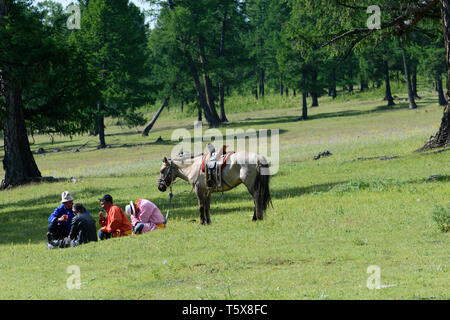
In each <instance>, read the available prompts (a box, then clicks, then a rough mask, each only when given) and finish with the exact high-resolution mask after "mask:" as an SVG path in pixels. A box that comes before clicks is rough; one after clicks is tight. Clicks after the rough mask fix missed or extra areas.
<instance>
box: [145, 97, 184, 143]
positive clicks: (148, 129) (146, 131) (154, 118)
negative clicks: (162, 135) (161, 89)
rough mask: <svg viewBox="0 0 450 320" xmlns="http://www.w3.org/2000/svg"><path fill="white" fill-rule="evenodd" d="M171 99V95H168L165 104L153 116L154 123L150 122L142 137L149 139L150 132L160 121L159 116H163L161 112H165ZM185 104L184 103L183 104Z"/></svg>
mask: <svg viewBox="0 0 450 320" xmlns="http://www.w3.org/2000/svg"><path fill="white" fill-rule="evenodd" d="M169 99H170V95H168V96H167V97H166V98H165V99H164V101H163V103H162V104H161V106H160V107H159V109H158V111H156V114H155V115H154V116H153V119H152V121H150V122H149V124H147V126H146V127H145V129H144V131H142V136H144V137H148V133H149V132H150V130H152V128H153V125H154V124H155V122H156V120H158V118H159V115H160V114H161V112H162V111H163V109H164V107H165V106H166V105H167V103H168V102H169ZM182 103H183V102H182Z"/></svg>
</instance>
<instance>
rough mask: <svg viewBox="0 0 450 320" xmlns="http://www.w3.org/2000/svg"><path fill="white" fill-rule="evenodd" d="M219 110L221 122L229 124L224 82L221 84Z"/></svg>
mask: <svg viewBox="0 0 450 320" xmlns="http://www.w3.org/2000/svg"><path fill="white" fill-rule="evenodd" d="M219 109H220V121H221V122H228V119H227V116H226V115H225V90H224V88H223V84H222V82H219Z"/></svg>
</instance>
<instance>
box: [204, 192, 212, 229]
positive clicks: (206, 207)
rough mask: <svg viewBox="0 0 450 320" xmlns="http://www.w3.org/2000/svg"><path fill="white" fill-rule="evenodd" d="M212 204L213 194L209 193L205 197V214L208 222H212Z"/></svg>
mask: <svg viewBox="0 0 450 320" xmlns="http://www.w3.org/2000/svg"><path fill="white" fill-rule="evenodd" d="M210 204H211V195H210V194H207V195H206V197H205V216H206V223H207V224H211V219H210V217H209V207H210Z"/></svg>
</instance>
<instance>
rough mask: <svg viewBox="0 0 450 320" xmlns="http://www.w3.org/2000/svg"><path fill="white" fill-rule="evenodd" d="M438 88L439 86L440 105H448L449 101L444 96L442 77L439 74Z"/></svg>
mask: <svg viewBox="0 0 450 320" xmlns="http://www.w3.org/2000/svg"><path fill="white" fill-rule="evenodd" d="M436 86H437V92H438V96H439V105H440V106H445V105H447V100H445V96H444V89H443V88H442V77H441V74H440V73H439V72H438V73H437V74H436Z"/></svg>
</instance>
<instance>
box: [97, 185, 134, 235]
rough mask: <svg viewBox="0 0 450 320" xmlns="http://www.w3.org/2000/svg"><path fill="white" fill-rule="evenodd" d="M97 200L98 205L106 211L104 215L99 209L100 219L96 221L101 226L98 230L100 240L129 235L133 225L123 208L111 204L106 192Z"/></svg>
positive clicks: (110, 198)
mask: <svg viewBox="0 0 450 320" xmlns="http://www.w3.org/2000/svg"><path fill="white" fill-rule="evenodd" d="M98 200H100V205H101V206H102V208H103V209H104V210H105V211H106V217H105V216H104V215H103V213H102V212H101V211H100V214H99V217H100V219H99V221H98V222H99V223H100V225H101V226H102V228H101V229H100V230H99V232H98V237H99V238H100V240H104V239H109V238H111V237H113V238H115V237H123V236H127V235H130V234H131V231H132V230H133V227H132V226H131V223H130V221H129V220H128V217H127V216H126V215H125V213H124V212H123V210H122V209H121V208H120V207H118V206H116V205H114V204H113V198H112V197H111V196H110V195H109V194H107V195H105V196H103V198H100V199H98Z"/></svg>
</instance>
